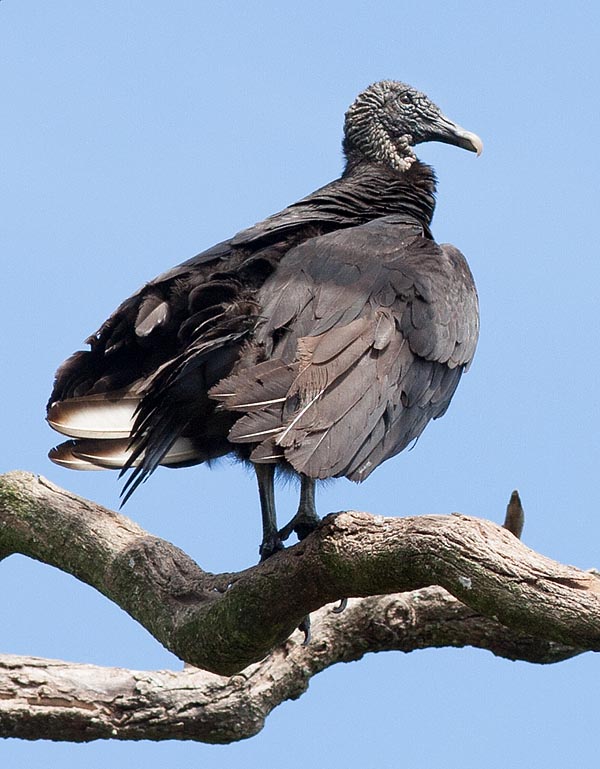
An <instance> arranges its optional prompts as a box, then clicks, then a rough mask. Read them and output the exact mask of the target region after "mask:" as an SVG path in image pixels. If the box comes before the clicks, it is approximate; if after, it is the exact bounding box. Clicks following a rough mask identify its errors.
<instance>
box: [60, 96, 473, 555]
mask: <svg viewBox="0 0 600 769" xmlns="http://www.w3.org/2000/svg"><path fill="white" fill-rule="evenodd" d="M424 141H443V142H447V143H450V144H455V145H457V146H459V147H463V148H465V149H468V150H472V151H476V152H477V153H478V154H479V152H480V151H481V141H480V140H479V138H478V137H477V136H475V134H471V133H469V132H467V131H465V130H463V129H462V128H460V127H459V126H457V125H456V124H454V123H452V122H451V121H450V120H448V118H446V117H444V116H443V115H442V113H441V112H440V110H439V109H438V108H437V107H436V106H435V105H433V104H432V103H431V102H430V101H429V100H428V99H427V97H426V96H424V95H423V94H421V93H419V92H418V91H415V90H414V89H412V88H410V87H409V86H407V85H404V84H403V83H398V82H391V81H383V82H380V83H375V84H374V85H372V86H370V87H369V88H367V89H366V90H365V91H364V92H363V93H362V94H360V95H359V96H358V98H357V100H356V102H355V103H354V104H353V105H352V106H351V107H350V109H349V110H348V112H347V114H346V123H345V136H344V152H345V155H346V160H347V163H346V168H345V170H344V173H343V175H342V177H341V178H340V179H337V180H336V181H334V182H332V183H330V184H328V185H326V186H325V187H323V188H321V189H320V190H317V191H316V192H314V193H313V194H312V195H309V196H308V197H306V198H304V199H302V200H300V201H299V202H298V203H294V204H293V205H291V206H289V207H288V208H285V209H284V210H283V211H281V212H280V213H278V214H275V215H274V216H271V217H269V218H268V219H266V220H265V221H263V222H260V223H259V224H256V225H254V226H253V227H250V228H249V229H247V230H243V231H242V232H239V233H238V234H237V235H235V236H234V237H233V238H231V239H230V240H226V241H224V242H223V243H220V244H218V245H216V246H214V247H213V248H211V249H209V250H208V251H205V252H204V253H202V254H200V255H198V256H196V257H194V258H192V259H190V260H188V261H187V262H184V263H183V264H181V265H179V266H178V267H175V268H174V269H172V270H170V271H169V272H167V273H165V274H163V275H161V276H160V277H158V278H156V279H155V280H153V281H151V282H150V283H147V284H146V285H145V286H144V287H143V288H142V289H141V290H140V291H138V292H137V293H136V294H134V295H133V296H132V297H130V298H129V299H126V300H125V301H124V302H123V304H122V305H121V306H120V307H119V308H118V309H117V310H116V311H115V312H114V313H113V315H111V317H110V318H109V319H108V320H107V321H106V322H105V323H104V324H103V325H102V326H101V327H100V329H99V330H98V331H97V332H96V334H94V335H93V336H91V337H90V338H89V339H88V340H87V341H88V343H89V345H90V349H89V350H88V351H85V352H76V353H75V354H74V355H73V356H72V357H71V358H69V359H68V360H67V361H66V362H65V363H63V365H62V366H61V367H60V369H59V370H58V373H57V375H56V381H55V385H54V390H53V392H52V395H51V397H50V402H49V408H48V421H49V423H50V424H51V425H52V427H54V428H55V429H56V430H58V431H59V432H62V433H64V434H65V435H68V436H70V437H71V438H73V439H74V440H70V441H67V442H66V443H63V444H62V445H61V446H59V447H57V448H56V449H53V451H52V452H51V453H50V457H51V458H52V459H53V460H54V461H55V462H58V463H59V464H63V465H65V466H68V467H73V468H78V469H95V468H98V467H101V468H102V467H106V468H124V469H131V474H130V476H129V479H128V481H127V483H126V485H125V497H127V496H129V494H130V493H131V492H132V491H133V490H134V489H135V488H136V486H137V485H138V484H139V483H140V482H141V481H143V480H144V479H145V478H146V477H147V476H148V475H149V474H150V473H151V472H152V471H153V470H154V469H155V468H156V467H157V466H158V465H159V464H162V465H167V466H172V467H180V466H185V465H190V464H197V463H200V462H205V461H207V460H211V459H215V458H217V457H220V456H223V455H225V454H229V453H234V454H237V455H238V456H239V457H241V458H243V459H249V460H250V461H251V462H253V463H254V466H255V469H256V472H257V477H258V481H259V490H260V497H261V508H262V515H263V543H262V546H261V552H262V555H263V557H266V556H267V555H269V554H270V553H272V552H273V551H274V550H276V549H278V548H279V547H281V539H282V538H285V537H287V536H288V535H289V534H290V533H291V531H292V530H295V531H296V532H297V533H298V534H299V536H301V537H302V536H304V535H305V534H306V533H308V531H310V530H311V529H312V528H313V527H314V525H315V523H316V520H318V519H317V517H316V512H315V508H314V479H318V478H329V477H338V476H346V477H348V478H351V479H352V480H355V481H362V480H364V479H365V478H366V477H368V475H369V474H370V473H371V472H372V471H373V470H374V469H375V468H376V467H377V466H378V465H379V464H380V463H381V462H383V461H384V460H385V459H388V458H389V457H391V456H393V455H394V454H397V453H398V452H400V451H402V449H404V448H405V447H406V446H407V445H408V444H409V443H410V442H411V441H413V440H414V439H415V438H417V437H418V436H419V435H420V434H421V432H422V431H423V429H424V428H425V426H426V424H427V423H428V422H429V420H430V419H435V418H437V417H439V416H441V415H442V414H443V413H444V412H445V411H446V409H447V407H448V404H449V403H450V400H451V398H452V395H453V394H454V391H455V389H456V386H457V385H458V381H459V379H460V377H461V375H462V373H463V371H464V370H465V369H466V367H467V366H468V365H469V363H470V361H471V359H472V357H473V354H474V351H475V346H476V343H477V334H478V310H477V295H476V291H475V286H474V283H473V279H472V276H471V273H470V271H469V268H468V266H467V263H466V261H465V259H464V257H463V256H462V255H461V254H460V252H459V251H458V250H457V249H455V248H454V247H453V246H448V245H443V246H438V245H437V244H436V243H435V242H434V241H433V239H432V236H431V232H430V229H429V227H430V222H431V218H432V215H433V210H434V205H435V201H434V193H435V177H434V174H433V171H432V170H431V169H430V168H429V167H428V166H426V165H424V164H423V163H421V162H419V161H418V160H417V159H416V157H415V155H414V153H413V150H412V147H413V146H414V145H415V144H417V143H419V142H424ZM275 467H280V468H284V469H285V468H287V469H291V470H293V471H295V472H296V473H298V474H300V477H301V479H302V486H301V502H300V507H299V511H298V514H297V515H296V516H295V517H294V519H293V520H292V521H291V522H290V523H289V524H288V526H286V527H285V529H283V530H281V531H280V532H279V534H278V533H277V526H276V521H275V508H274V500H273V474H274V468H275Z"/></svg>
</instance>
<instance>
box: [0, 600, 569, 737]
mask: <svg viewBox="0 0 600 769" xmlns="http://www.w3.org/2000/svg"><path fill="white" fill-rule="evenodd" d="M312 621H313V636H314V642H313V643H311V645H310V646H302V645H301V643H300V642H301V640H302V635H301V634H300V633H295V634H294V636H293V637H292V638H291V639H289V640H288V641H286V642H285V643H284V644H282V645H281V646H280V647H278V648H277V649H275V650H274V651H273V652H272V653H271V654H270V655H269V656H268V657H266V658H265V659H264V660H262V661H261V662H259V663H255V664H254V665H251V666H249V667H248V668H246V669H245V670H244V671H243V672H242V673H241V674H238V675H235V676H232V677H230V678H227V677H224V676H218V675H215V674H214V673H208V672H206V671H202V670H198V669H197V668H186V669H185V670H183V671H182V672H178V673H176V672H168V671H156V672H147V671H133V670H123V669H119V668H102V667H95V666H93V665H75V664H69V663H65V662H58V661H55V660H42V659H37V658H32V657H16V656H5V657H0V736H3V737H22V738H26V739H43V738H46V739H54V740H56V739H61V740H68V741H77V742H80V741H87V740H94V739H101V738H115V739H123V740H125V739H155V740H161V739H192V740H199V741H203V742H217V743H219V742H232V741H235V740H240V739H244V738H246V737H251V736H253V735H254V734H256V733H257V732H258V731H260V729H261V728H262V726H263V724H264V720H265V718H266V716H267V715H268V714H269V713H270V712H271V710H273V708H275V707H276V706H277V705H279V704H280V703H281V702H283V701H284V700H287V699H296V698H297V697H299V696H300V695H301V694H302V693H303V692H304V691H305V690H306V689H307V687H308V683H309V680H310V678H311V677H312V676H314V675H316V674H317V673H319V672H320V671H321V670H323V669H324V668H326V667H328V666H330V665H333V664H335V663H336V662H349V661H351V660H356V659H359V658H360V657H362V656H363V654H365V653H366V652H369V651H386V650H393V649H397V650H400V651H405V652H409V651H413V650H415V649H422V648H426V647H432V646H436V647H437V646H456V647H461V646H465V645H467V644H469V645H472V646H479V647H481V648H486V649H490V650H492V651H493V652H494V653H496V654H499V655H501V656H504V657H508V658H509V659H525V660H529V661H532V662H543V663H549V662H557V661H559V660H562V659H565V658H566V657H569V656H572V655H573V654H574V653H575V652H574V650H572V649H566V648H564V647H561V646H559V645H557V644H554V643H552V642H548V641H540V640H539V639H533V638H530V637H526V636H521V635H519V634H517V633H514V632H512V631H510V630H508V628H505V627H503V626H502V625H500V624H499V623H498V622H495V621H494V620H489V619H486V618H484V617H481V616H480V615H477V614H476V613H475V612H473V611H472V610H471V609H469V608H467V607H466V606H464V604H461V603H460V602H459V601H457V600H456V599H455V598H452V596H450V595H449V594H448V593H447V592H446V591H445V590H443V589H442V588H439V587H430V588H424V589H423V590H416V591H413V592H411V593H404V594H401V595H393V596H378V597H374V598H363V599H351V600H350V602H349V605H348V608H347V609H346V610H345V611H344V612H343V614H334V613H333V612H332V611H331V607H325V608H324V609H321V610H320V611H318V612H317V613H315V614H314V615H313V620H312Z"/></svg>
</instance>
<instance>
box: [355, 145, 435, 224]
mask: <svg viewBox="0 0 600 769" xmlns="http://www.w3.org/2000/svg"><path fill="white" fill-rule="evenodd" d="M342 179H343V180H344V181H346V182H347V183H349V184H350V185H351V187H352V188H353V191H354V190H355V191H356V193H357V196H358V197H359V198H360V199H361V201H364V202H365V203H366V204H367V206H368V208H369V209H370V210H372V211H373V212H374V213H375V214H376V217H380V216H388V215H390V214H408V215H409V216H413V217H414V218H416V219H417V220H418V221H419V222H420V223H421V224H422V225H423V226H424V227H426V228H429V225H430V224H431V220H432V218H433V212H434V210H435V191H436V180H435V173H434V171H433V169H432V168H431V167H430V166H428V165H426V164H425V163H422V162H421V161H420V160H415V161H414V163H412V165H411V166H410V167H409V168H408V169H407V170H406V171H396V170H394V169H392V168H389V167H388V166H385V165H382V164H381V163H374V162H371V161H368V160H365V159H364V157H359V158H353V157H352V155H349V156H348V162H347V164H346V168H345V170H344V173H343V174H342Z"/></svg>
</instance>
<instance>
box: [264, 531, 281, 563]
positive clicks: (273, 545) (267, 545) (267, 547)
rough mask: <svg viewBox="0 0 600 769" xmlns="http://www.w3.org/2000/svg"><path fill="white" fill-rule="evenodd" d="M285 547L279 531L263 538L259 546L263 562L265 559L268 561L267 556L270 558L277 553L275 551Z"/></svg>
mask: <svg viewBox="0 0 600 769" xmlns="http://www.w3.org/2000/svg"><path fill="white" fill-rule="evenodd" d="M283 549H284V545H283V542H282V541H281V537H280V536H279V534H278V533H275V534H273V535H271V536H269V537H266V538H265V539H263V541H262V542H261V545H260V547H259V548H258V552H259V553H260V562H261V563H262V562H263V561H266V560H267V558H270V557H271V556H272V555H275V553H278V552H279V551H280V550H283Z"/></svg>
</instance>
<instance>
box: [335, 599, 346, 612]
mask: <svg viewBox="0 0 600 769" xmlns="http://www.w3.org/2000/svg"><path fill="white" fill-rule="evenodd" d="M346 606H348V599H347V598H340V602H339V603H338V605H337V606H334V607H333V609H332V610H331V611H332V612H333V613H334V614H341V613H342V612H343V611H344V609H345V608H346Z"/></svg>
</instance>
